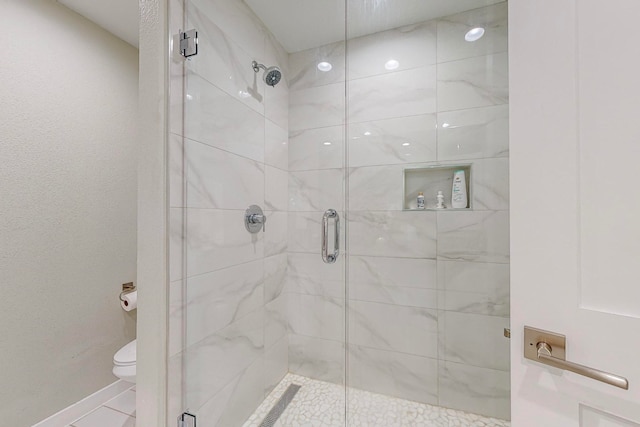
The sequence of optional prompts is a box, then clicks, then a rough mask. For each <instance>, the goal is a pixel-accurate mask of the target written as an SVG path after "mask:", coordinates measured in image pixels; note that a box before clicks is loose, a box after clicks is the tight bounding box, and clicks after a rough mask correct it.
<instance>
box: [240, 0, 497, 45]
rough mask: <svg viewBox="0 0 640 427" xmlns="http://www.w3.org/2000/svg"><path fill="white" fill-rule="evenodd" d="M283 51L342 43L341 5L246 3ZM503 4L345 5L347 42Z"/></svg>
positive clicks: (282, 0)
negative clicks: (405, 26)
mask: <svg viewBox="0 0 640 427" xmlns="http://www.w3.org/2000/svg"><path fill="white" fill-rule="evenodd" d="M244 1H245V3H247V4H248V5H249V7H250V8H251V9H253V11H254V12H255V13H256V15H258V17H259V18H260V19H261V20H262V22H264V24H265V25H266V26H267V27H268V28H269V30H270V31H271V32H272V33H273V35H274V36H275V37H276V38H277V39H278V41H279V42H280V43H281V44H282V46H283V47H284V48H285V50H287V52H290V53H291V52H298V51H301V50H305V49H310V48H312V47H317V46H322V45H324V44H328V43H333V42H336V41H339V40H344V38H345V25H344V21H345V18H344V16H345V5H344V0H321V1H319V0H244ZM502 1H504V0H347V4H348V5H347V16H348V22H347V24H348V25H347V27H348V38H354V37H360V36H364V35H367V34H372V33H377V32H379V31H384V30H389V29H391V28H397V27H401V26H403V25H410V24H415V23H417V22H422V21H428V20H430V19H435V18H439V17H442V16H446V15H451V14H454V13H458V12H463V11H466V10H471V9H476V8H478V7H482V6H487V5H490V4H494V3H500V2H502Z"/></svg>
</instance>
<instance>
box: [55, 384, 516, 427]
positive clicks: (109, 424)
mask: <svg viewBox="0 0 640 427" xmlns="http://www.w3.org/2000/svg"><path fill="white" fill-rule="evenodd" d="M292 383H294V384H299V385H301V386H302V388H300V390H299V391H298V393H297V394H296V395H295V397H294V398H293V400H292V401H291V403H290V404H289V406H288V407H287V409H286V410H285V411H284V412H283V413H282V415H281V416H280V418H279V419H278V421H277V422H276V423H275V425H274V427H307V426H309V427H316V426H317V427H325V426H326V427H341V426H344V425H345V393H344V389H343V387H341V386H339V385H337V384H332V383H327V382H324V381H317V380H312V379H311V378H307V377H302V376H299V375H294V374H287V375H286V376H285V377H284V378H283V379H282V381H281V382H280V384H278V386H277V387H276V388H275V389H274V390H273V391H272V392H271V393H270V394H269V396H267V398H266V399H265V400H264V402H262V404H261V405H260V406H259V407H258V409H256V411H255V412H254V413H253V415H252V416H251V417H250V418H249V420H247V422H246V423H245V424H244V426H243V427H258V426H260V423H261V422H262V420H263V419H264V417H265V416H266V415H267V413H269V411H270V410H271V408H272V407H273V405H274V404H275V403H276V402H277V401H278V399H280V396H281V395H282V393H284V391H285V390H286V389H287V387H289V385H290V384H292ZM348 399H349V413H348V419H347V423H348V424H347V425H348V426H349V427H352V426H353V427H356V426H357V427H390V426H393V427H510V423H509V422H508V421H505V420H499V419H496V418H487V417H483V416H480V415H475V414H470V413H467V412H462V411H455V410H453V409H447V408H441V407H439V406H432V405H426V404H424V403H417V402H411V401H409V400H404V399H397V398H394V397H390V396H384V395H381V394H376V393H371V392H368V391H363V390H358V389H351V388H350V389H349V390H348ZM135 421H136V393H135V386H134V387H132V388H130V389H129V390H127V391H125V392H123V393H121V394H119V395H118V396H116V397H114V398H113V399H111V400H109V401H108V402H107V403H105V404H104V405H102V406H100V407H99V408H96V409H95V410H93V411H91V412H89V413H88V414H86V415H84V416H82V417H80V418H79V419H78V420H76V421H74V422H72V423H71V424H70V425H69V426H67V427H135Z"/></svg>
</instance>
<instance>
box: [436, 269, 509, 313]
mask: <svg viewBox="0 0 640 427" xmlns="http://www.w3.org/2000/svg"><path fill="white" fill-rule="evenodd" d="M438 288H439V289H441V290H442V291H444V301H442V303H443V304H442V305H441V306H440V308H441V309H443V310H448V311H458V312H465V313H476V314H486V315H491V316H503V317H508V316H509V264H493V263H480V262H466V261H438Z"/></svg>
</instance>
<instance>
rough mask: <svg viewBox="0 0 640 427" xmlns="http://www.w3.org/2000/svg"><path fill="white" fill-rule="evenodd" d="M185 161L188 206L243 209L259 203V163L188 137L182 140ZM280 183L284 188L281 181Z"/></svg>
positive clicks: (262, 173)
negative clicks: (183, 142)
mask: <svg viewBox="0 0 640 427" xmlns="http://www.w3.org/2000/svg"><path fill="white" fill-rule="evenodd" d="M186 162H187V165H186V167H187V206H188V207H192V208H212V209H246V208H248V207H249V205H253V204H257V205H263V203H264V191H265V188H264V182H265V171H264V165H263V164H262V163H259V162H256V161H254V160H250V159H247V158H246V157H241V156H238V155H235V154H231V153H229V152H227V151H223V150H220V149H218V148H214V147H211V146H209V145H206V144H202V143H200V142H196V141H192V140H186ZM272 187H273V186H272ZM282 187H283V190H282V191H285V190H284V188H286V186H285V184H284V183H283V184H282Z"/></svg>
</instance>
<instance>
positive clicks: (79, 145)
mask: <svg viewBox="0 0 640 427" xmlns="http://www.w3.org/2000/svg"><path fill="white" fill-rule="evenodd" d="M0 26H1V27H2V28H3V31H2V36H0V39H1V40H2V45H3V46H4V49H5V52H4V54H3V56H2V59H1V60H0V63H1V65H0V81H2V84H0V99H2V103H1V104H0V117H2V120H0V136H1V139H2V143H1V144H0V158H1V159H2V167H1V168H0V182H1V183H2V184H1V185H0V199H1V200H2V203H0V236H2V247H1V248H0V272H1V273H0V274H1V280H2V292H3V297H2V302H1V303H0V304H1V308H0V325H2V326H1V327H0V328H1V330H2V333H0V348H2V351H1V352H0V364H1V365H2V366H3V369H2V371H1V373H0V384H2V388H1V389H0V402H1V403H0V419H2V420H3V421H2V424H6V425H13V426H27V425H31V424H33V423H34V422H36V421H38V420H41V419H43V418H45V417H47V416H49V415H51V414H53V413H55V412H57V411H58V410H60V409H62V408H64V407H66V406H68V405H70V404H72V403H74V402H76V401H78V400H79V399H81V398H83V397H85V396H87V395H89V394H91V393H93V392H95V391H97V390H98V389H100V388H102V387H104V386H105V385H107V384H109V383H111V382H113V381H115V380H116V378H115V377H113V375H112V374H111V368H112V357H113V354H114V353H115V352H116V351H117V350H118V349H119V348H120V347H121V346H122V345H124V344H125V343H127V342H128V341H129V340H131V339H133V338H134V336H135V314H133V315H132V314H126V313H125V312H124V311H122V310H121V309H120V306H119V304H118V293H119V291H120V290H119V287H120V284H121V283H124V282H128V281H131V280H135V276H136V144H135V129H136V127H135V123H136V114H137V87H138V74H137V73H138V61H137V54H138V52H137V50H135V49H134V48H132V47H131V46H130V45H128V44H126V43H125V42H123V41H121V40H119V39H117V38H116V37H114V36H112V35H110V34H109V33H107V32H105V31H104V30H102V29H100V28H99V27H97V26H96V25H95V24H93V23H91V22H89V21H87V20H86V19H84V18H82V17H80V16H79V15H77V14H76V13H74V12H71V11H70V10H68V9H66V8H65V7H63V6H61V5H59V4H58V3H55V2H52V1H37V0H27V1H24V0H20V1H17V0H15V1H13V0H11V1H4V2H3V3H2V14H0Z"/></svg>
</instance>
